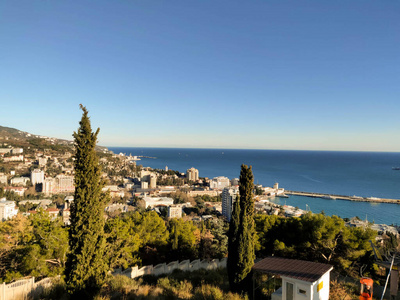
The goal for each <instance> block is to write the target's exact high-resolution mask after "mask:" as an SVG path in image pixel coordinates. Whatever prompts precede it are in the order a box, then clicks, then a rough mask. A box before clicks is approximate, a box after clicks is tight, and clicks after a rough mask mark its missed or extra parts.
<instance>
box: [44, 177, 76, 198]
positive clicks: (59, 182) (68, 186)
mask: <svg viewBox="0 0 400 300" xmlns="http://www.w3.org/2000/svg"><path fill="white" fill-rule="evenodd" d="M74 191H75V187H74V177H73V176H68V175H57V176H56V178H51V177H49V178H45V179H44V182H43V188H42V192H43V193H44V194H45V195H51V194H65V193H73V192H74Z"/></svg>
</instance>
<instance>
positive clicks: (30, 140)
mask: <svg viewBox="0 0 400 300" xmlns="http://www.w3.org/2000/svg"><path fill="white" fill-rule="evenodd" d="M1 144H7V145H11V146H13V147H32V146H33V147H35V146H37V147H38V148H41V147H54V146H67V147H71V148H72V146H73V144H74V142H73V141H72V140H71V141H68V140H63V139H58V138H53V137H47V136H41V135H36V134H32V133H29V132H25V131H21V130H18V129H15V128H10V127H5V126H0V147H1ZM96 150H98V151H101V152H108V149H107V148H106V147H102V146H96Z"/></svg>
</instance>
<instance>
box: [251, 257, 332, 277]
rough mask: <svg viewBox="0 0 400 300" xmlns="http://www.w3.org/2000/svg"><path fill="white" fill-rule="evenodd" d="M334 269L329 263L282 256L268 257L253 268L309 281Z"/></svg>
mask: <svg viewBox="0 0 400 300" xmlns="http://www.w3.org/2000/svg"><path fill="white" fill-rule="evenodd" d="M332 269H333V267H332V266H331V265H328V264H323V263H317V262H311V261H305V260H297V259H287V258H280V257H267V258H264V259H263V260H261V261H259V262H257V263H256V264H254V266H253V270H255V271H259V272H263V273H272V274H277V275H280V276H284V277H289V278H293V279H298V280H302V281H308V282H315V281H317V280H318V279H319V278H321V277H322V275H324V274H325V273H326V272H328V271H331V270H332Z"/></svg>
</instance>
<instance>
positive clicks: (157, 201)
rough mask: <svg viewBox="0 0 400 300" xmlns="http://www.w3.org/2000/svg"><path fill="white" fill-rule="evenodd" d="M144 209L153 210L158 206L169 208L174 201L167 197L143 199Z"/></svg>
mask: <svg viewBox="0 0 400 300" xmlns="http://www.w3.org/2000/svg"><path fill="white" fill-rule="evenodd" d="M143 201H144V203H145V208H148V207H150V208H153V207H156V206H159V205H163V206H171V205H173V204H174V199H172V198H169V197H144V198H143Z"/></svg>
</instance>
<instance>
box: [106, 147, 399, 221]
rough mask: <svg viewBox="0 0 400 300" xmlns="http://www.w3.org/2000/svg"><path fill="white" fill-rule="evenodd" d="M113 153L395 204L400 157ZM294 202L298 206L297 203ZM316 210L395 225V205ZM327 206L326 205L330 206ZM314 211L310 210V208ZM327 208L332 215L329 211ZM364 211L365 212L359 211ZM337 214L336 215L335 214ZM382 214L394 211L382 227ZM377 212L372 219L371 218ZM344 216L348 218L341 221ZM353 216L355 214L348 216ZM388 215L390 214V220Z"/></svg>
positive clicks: (156, 164) (340, 204)
mask: <svg viewBox="0 0 400 300" xmlns="http://www.w3.org/2000/svg"><path fill="white" fill-rule="evenodd" d="M109 149H110V150H111V151H113V152H114V153H120V152H122V153H125V154H127V155H129V154H132V155H137V156H140V155H144V156H151V157H157V158H156V159H146V158H142V160H141V161H139V162H138V164H142V165H143V166H148V167H152V168H159V169H164V168H165V166H168V168H169V169H172V170H177V171H180V172H186V170H187V169H189V168H191V167H195V168H196V169H198V170H199V175H200V176H201V177H209V178H212V177H216V176H226V177H229V178H234V177H239V173H240V166H241V164H247V165H252V166H253V174H254V181H255V183H259V184H262V185H263V186H272V185H273V184H274V183H275V182H279V186H280V187H283V188H285V189H287V190H295V191H308V192H319V193H330V194H340V195H349V196H352V195H357V196H363V197H371V196H373V197H379V198H390V199H400V171H394V170H392V167H397V166H400V153H397V152H396V153H387V152H336V151H291V150H232V149H228V150H222V149H171V148H117V147H111V148H109ZM303 198H306V197H291V198H290V201H297V202H296V203H297V204H296V203H288V204H290V205H293V206H298V207H300V208H302V209H305V205H303V206H301V205H298V204H299V203H300V204H302V203H303V202H304V201H305V200H307V201H312V200H314V199H313V198H306V199H305V200H303ZM296 199H297V200H296ZM309 199H311V200H309ZM315 201H317V202H318V203H320V206H318V205H311V204H310V203H308V204H309V206H310V207H311V210H313V211H315V212H319V211H321V210H324V211H325V212H326V213H327V214H329V215H332V214H336V215H340V216H341V217H350V216H354V215H358V216H359V217H362V218H363V219H364V218H365V215H368V219H371V220H372V219H374V220H375V222H380V223H386V224H390V223H400V205H393V204H379V205H375V204H370V203H359V202H350V201H340V200H336V201H332V200H324V199H316V200H315ZM329 201H331V202H329ZM312 206H314V208H313V207H312ZM331 206H332V209H331V208H330V207H331ZM364 206H365V208H364ZM333 208H335V209H337V208H341V210H340V211H339V212H337V211H336V210H335V209H333ZM383 210H387V211H388V212H392V211H394V212H395V213H394V215H393V216H391V217H389V216H387V218H390V220H389V219H387V220H386V221H385V222H383V221H378V220H385V218H386V215H384V216H382V217H379V214H382V212H383ZM370 211H372V212H376V213H377V215H376V217H373V216H372V215H371V216H370V213H369V212H370ZM346 212H349V213H350V214H349V215H345V213H346ZM353 213H354V214H353ZM389 215H390V214H389Z"/></svg>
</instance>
